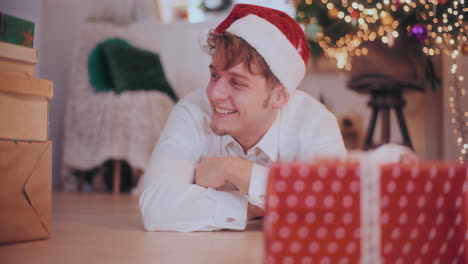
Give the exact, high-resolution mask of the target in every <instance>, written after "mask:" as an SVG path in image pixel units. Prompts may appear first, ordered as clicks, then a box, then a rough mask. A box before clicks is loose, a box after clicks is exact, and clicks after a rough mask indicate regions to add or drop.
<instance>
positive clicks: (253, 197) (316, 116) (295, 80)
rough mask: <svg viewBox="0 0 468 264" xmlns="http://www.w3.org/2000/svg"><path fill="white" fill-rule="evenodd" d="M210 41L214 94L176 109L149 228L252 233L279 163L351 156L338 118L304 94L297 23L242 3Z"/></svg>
mask: <svg viewBox="0 0 468 264" xmlns="http://www.w3.org/2000/svg"><path fill="white" fill-rule="evenodd" d="M207 44H208V48H209V51H210V55H211V58H212V62H211V64H210V65H209V71H210V73H211V78H210V81H209V84H208V87H207V89H206V91H196V92H194V93H192V94H190V95H188V96H186V97H185V98H183V99H182V100H181V101H180V102H179V103H178V104H177V105H176V106H175V108H174V110H173V111H172V113H171V114H170V116H169V119H168V121H167V124H166V127H165V129H164V131H163V132H162V134H161V137H160V139H159V142H158V143H157V145H156V147H155V149H154V151H153V154H152V156H151V159H150V161H149V164H148V167H147V169H146V172H145V175H144V178H143V179H144V191H143V193H142V195H141V198H140V209H141V213H142V216H143V223H144V225H145V228H146V229H147V230H148V231H210V230H220V229H238V230H243V229H245V227H246V224H247V221H248V220H249V219H252V218H256V217H259V216H262V215H263V208H264V204H265V199H264V196H265V191H266V190H265V189H266V184H267V177H268V167H269V166H270V165H271V164H272V163H274V162H276V161H288V160H310V159H312V158H313V157H316V156H321V157H323V156H325V157H327V156H332V157H344V156H345V154H346V149H345V147H344V144H343V140H342V137H341V134H340V130H339V127H338V124H337V121H336V118H335V117H334V116H333V115H332V114H331V113H330V112H329V111H327V109H326V108H325V107H323V106H322V105H321V104H320V103H319V102H317V101H316V100H315V99H313V98H312V97H311V96H309V95H307V94H305V93H304V92H301V91H298V90H296V88H297V87H298V85H299V83H300V82H301V80H302V79H303V77H304V74H305V71H306V63H307V61H308V59H309V56H310V50H309V46H308V44H307V39H306V37H305V35H304V32H303V31H302V29H301V28H300V26H299V25H298V24H297V23H296V21H294V20H293V19H292V18H291V17H289V16H288V15H287V14H285V13H283V12H280V11H277V10H273V9H269V8H264V7H258V6H253V5H242V4H239V5H236V6H235V7H234V9H233V10H232V12H231V13H230V14H229V16H228V17H227V18H226V19H225V20H224V21H223V22H222V23H221V24H220V25H219V26H218V27H217V28H216V29H215V30H214V31H213V32H210V33H209V35H208V40H207ZM205 92H206V95H205Z"/></svg>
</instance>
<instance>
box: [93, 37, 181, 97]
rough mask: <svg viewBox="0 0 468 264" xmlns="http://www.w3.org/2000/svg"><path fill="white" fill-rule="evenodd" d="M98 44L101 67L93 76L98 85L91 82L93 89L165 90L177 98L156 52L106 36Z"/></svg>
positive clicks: (119, 90) (116, 90)
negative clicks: (95, 76)
mask: <svg viewBox="0 0 468 264" xmlns="http://www.w3.org/2000/svg"><path fill="white" fill-rule="evenodd" d="M98 46H99V52H98V55H99V56H100V57H98V59H101V61H99V63H100V64H101V66H99V67H102V71H101V72H100V73H101V76H100V77H99V78H95V79H94V81H95V82H96V84H98V85H101V86H100V88H98V87H97V86H95V85H94V84H93V86H95V88H96V91H109V90H112V91H114V92H116V93H118V94H120V93H122V92H124V91H137V90H146V91H150V90H153V91H160V92H163V93H166V94H167V95H168V96H169V97H171V98H172V99H173V100H174V101H177V95H176V94H175V92H174V90H172V88H171V86H170V84H169V83H168V81H167V79H166V76H165V75H164V70H163V68H162V65H161V61H160V59H159V55H158V54H156V53H153V52H150V51H147V50H143V49H139V48H135V47H132V46H131V45H130V44H129V43H128V42H126V41H124V40H121V39H110V40H106V41H104V42H102V43H101V44H99V45H98ZM92 55H93V54H92V53H91V55H90V60H91V56H92ZM94 67H96V66H94ZM90 75H91V65H90ZM91 83H93V80H92V81H91ZM105 89H106V90H105Z"/></svg>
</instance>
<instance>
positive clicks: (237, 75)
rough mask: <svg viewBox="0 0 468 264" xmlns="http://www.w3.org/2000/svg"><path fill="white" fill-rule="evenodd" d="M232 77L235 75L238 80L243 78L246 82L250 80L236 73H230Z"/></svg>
mask: <svg viewBox="0 0 468 264" xmlns="http://www.w3.org/2000/svg"><path fill="white" fill-rule="evenodd" d="M229 74H230V75H233V76H235V77H237V78H241V79H245V80H249V78H248V77H247V76H245V75H242V74H239V73H235V72H229Z"/></svg>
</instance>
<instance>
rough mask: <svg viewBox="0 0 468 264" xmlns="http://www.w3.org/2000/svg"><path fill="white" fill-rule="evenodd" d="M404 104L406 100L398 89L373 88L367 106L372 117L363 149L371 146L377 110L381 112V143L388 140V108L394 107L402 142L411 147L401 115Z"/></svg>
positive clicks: (403, 118)
mask: <svg viewBox="0 0 468 264" xmlns="http://www.w3.org/2000/svg"><path fill="white" fill-rule="evenodd" d="M405 104H406V102H405V100H404V99H403V97H402V93H401V91H400V90H373V91H372V92H371V100H370V101H369V106H370V107H371V108H372V118H371V121H370V125H369V129H368V131H367V136H366V140H365V143H364V149H370V148H372V137H373V135H374V130H375V125H376V122H377V115H378V113H379V111H381V112H382V141H383V143H388V142H390V110H391V109H392V108H394V109H395V113H396V116H397V120H398V124H399V126H400V131H401V134H402V136H403V144H404V145H406V146H408V147H409V148H411V149H413V145H412V144H411V139H410V137H409V133H408V128H407V127H406V122H405V117H404V115H403V107H404V106H405Z"/></svg>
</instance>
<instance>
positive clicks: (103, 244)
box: [0, 193, 263, 264]
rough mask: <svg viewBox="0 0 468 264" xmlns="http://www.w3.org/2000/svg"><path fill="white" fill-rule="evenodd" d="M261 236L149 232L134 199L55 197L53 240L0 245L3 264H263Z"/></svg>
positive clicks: (257, 233)
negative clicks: (145, 229) (146, 230)
mask: <svg viewBox="0 0 468 264" xmlns="http://www.w3.org/2000/svg"><path fill="white" fill-rule="evenodd" d="M262 259H263V234H262V232H261V231H260V228H259V227H258V225H256V226H255V225H253V226H252V227H250V228H249V231H218V232H194V233H177V232H145V231H144V229H143V225H142V223H141V218H140V213H139V210H138V199H137V198H136V197H132V196H127V195H121V196H113V195H106V194H62V193H55V194H54V195H53V216H52V238H51V239H49V240H42V241H35V242H26V243H17V244H8V245H3V246H0V263H2V264H3V263H60V264H63V263H80V264H82V263H99V264H105V263H113V264H115V263H171V264H172V263H184V264H189V263H195V264H196V263H206V264H210V263H217V264H218V263H228V264H229V263H233V264H234V263H235V264H239V263H242V264H248V263H262Z"/></svg>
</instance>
